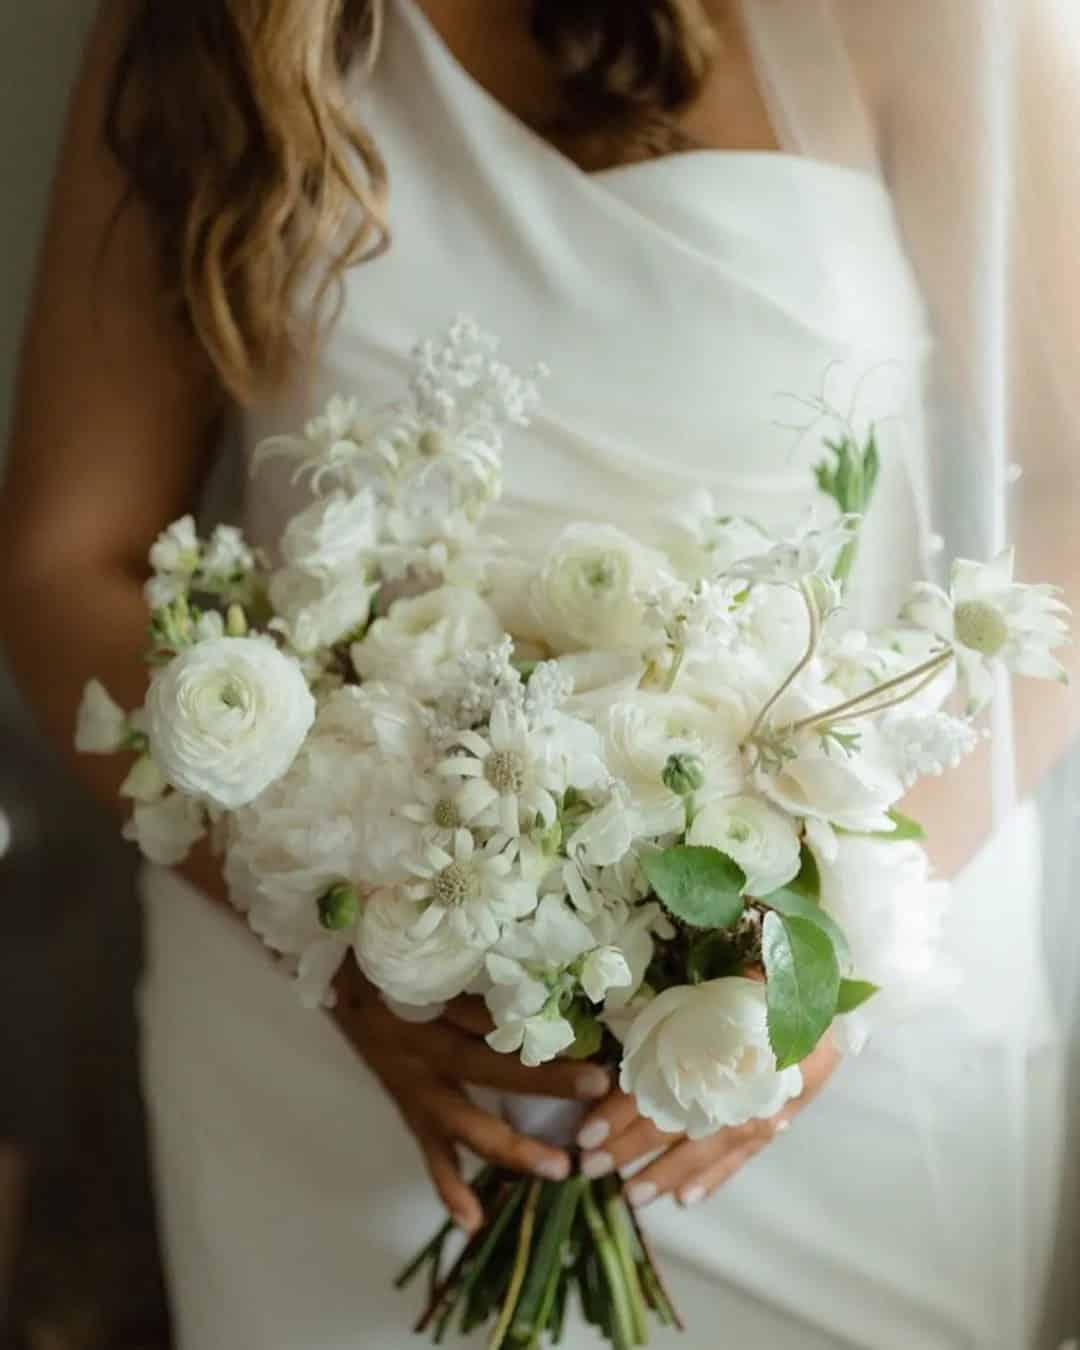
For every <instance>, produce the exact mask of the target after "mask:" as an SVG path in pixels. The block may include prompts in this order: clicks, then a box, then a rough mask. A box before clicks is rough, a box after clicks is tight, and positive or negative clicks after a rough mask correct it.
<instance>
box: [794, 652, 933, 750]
mask: <svg viewBox="0 0 1080 1350" xmlns="http://www.w3.org/2000/svg"><path fill="white" fill-rule="evenodd" d="M952 659H953V652H952V648H951V647H948V648H946V649H945V650H944V651H940V652H937V653H936V654H935V655H934V656H932V657H931V658H930V659H929V660H928V661H924V662H923V663H922V665H919V666H916V667H915V668H914V669H913V670H909V671H907V672H905V673H904V674H903V675H894V676H893V678H892V679H891V680H885V681H884V682H883V683H882V684H876V685H874V687H873V689H868V690H867V691H866V692H865V693H864V694H856V695H855V697H854V698H849V699H847V700H846V701H845V702H843V703H838V704H837V705H836V706H835V707H834V708H826V709H825V710H824V711H823V712H819V713H814V714H813V715H812V716H810V717H804V718H803V719H802V721H801V722H795V723H794V724H793V725H792V726H790V727H788V728H787V734H788V735H789V736H796V735H798V733H799V732H800V731H806V730H807V729H808V728H810V727H816V726H820V725H821V723H823V722H838V721H840V720H842V719H843V718H844V716H845V714H850V713H853V712H854V711H855V710H856V709H859V708H864V705H866V704H870V705H871V706H870V707H869V708H864V711H866V712H871V713H872V712H879V711H881V708H879V707H878V706H877V705H876V704H874V700H875V699H877V697H878V696H879V695H880V694H887V693H889V692H890V691H891V690H893V689H900V688H903V687H904V686H906V685H909V684H910V683H911V681H912V680H923V676H926V679H925V680H923V682H922V683H921V684H920V685H919V687H918V689H914V690H913V689H908V690H907V692H906V693H905V694H904V697H903V698H901V699H897V700H896V702H899V703H903V702H906V700H907V699H909V698H913V697H914V695H915V694H916V693H918V692H919V690H921V689H924V688H925V687H926V685H927V684H928V683H929V682H930V680H931V679H932V678H934V677H935V676H936V675H937V674H938V673H939V671H942V670H944V669H945V667H946V666H947V665H948V664H949V662H950V661H951V660H952ZM884 706H885V705H884V704H883V705H881V707H884ZM889 706H894V705H893V704H890V705H889Z"/></svg>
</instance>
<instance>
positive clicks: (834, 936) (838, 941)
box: [761, 886, 851, 970]
mask: <svg viewBox="0 0 1080 1350" xmlns="http://www.w3.org/2000/svg"><path fill="white" fill-rule="evenodd" d="M761 904H763V905H767V906H768V907H769V909H772V910H775V911H776V913H777V914H781V915H783V916H784V917H785V918H791V919H805V920H806V922H807V923H812V924H814V925H815V926H816V927H818V928H820V929H821V931H822V932H823V933H824V934H825V935H826V937H827V938H828V939H829V941H830V942H831V943H832V946H833V951H834V952H835V953H836V961H837V965H838V966H839V968H840V969H841V970H849V969H850V968H851V948H850V947H849V946H848V940H847V938H846V937H845V936H844V930H843V929H842V928H841V927H840V925H839V924H838V923H837V922H836V920H835V919H833V918H832V917H831V916H830V915H828V914H826V912H825V911H824V910H823V909H822V908H821V905H820V904H819V903H818V901H817V900H816V899H815V900H811V899H809V898H808V897H807V896H805V895H800V894H799V893H798V891H793V890H791V889H790V887H787V886H785V887H783V888H782V889H781V890H779V891H773V893H772V895H766V896H765V897H764V898H763V899H762V901H761Z"/></svg>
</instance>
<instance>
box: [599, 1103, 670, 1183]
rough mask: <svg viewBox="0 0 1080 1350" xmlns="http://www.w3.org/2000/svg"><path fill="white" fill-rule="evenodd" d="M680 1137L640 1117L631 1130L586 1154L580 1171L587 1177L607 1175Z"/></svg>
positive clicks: (667, 1145) (668, 1145)
mask: <svg viewBox="0 0 1080 1350" xmlns="http://www.w3.org/2000/svg"><path fill="white" fill-rule="evenodd" d="M681 1138H682V1135H679V1134H667V1133H665V1132H664V1131H663V1130H661V1129H658V1128H657V1127H656V1126H655V1125H654V1124H653V1123H652V1121H651V1120H646V1118H645V1117H644V1116H638V1117H637V1119H636V1120H635V1121H634V1122H633V1124H631V1125H630V1127H629V1128H628V1129H625V1130H623V1131H622V1133H621V1134H619V1135H618V1136H617V1137H616V1138H614V1139H612V1140H609V1141H608V1143H606V1144H605V1145H604V1147H603V1148H602V1149H597V1150H595V1151H593V1152H591V1153H586V1154H585V1155H584V1157H583V1158H582V1160H581V1170H582V1172H583V1173H584V1174H585V1176H587V1177H603V1176H607V1175H608V1173H609V1172H614V1171H617V1170H620V1171H621V1169H622V1168H624V1167H629V1165H630V1164H631V1163H635V1162H637V1161H638V1160H639V1159H640V1158H644V1157H647V1156H648V1154H650V1153H655V1152H656V1151H657V1149H661V1148H669V1147H670V1146H671V1145H672V1144H673V1143H675V1142H676V1141H678V1140H679V1139H681Z"/></svg>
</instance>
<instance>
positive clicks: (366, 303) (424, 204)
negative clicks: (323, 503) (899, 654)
mask: <svg viewBox="0 0 1080 1350" xmlns="http://www.w3.org/2000/svg"><path fill="white" fill-rule="evenodd" d="M359 99H360V107H361V113H362V116H363V117H364V119H365V122H366V124H367V126H368V128H369V129H370V131H371V132H372V134H373V135H374V136H375V138H376V140H377V143H378V145H379V148H380V151H381V152H382V154H383V155H384V157H385V158H386V160H387V162H388V164H389V166H390V173H391V215H390V226H391V230H392V235H393V243H392V247H391V248H390V250H389V252H388V253H386V254H385V255H383V256H382V257H380V258H379V259H377V260H376V261H374V262H371V263H368V264H365V265H363V266H360V267H358V268H355V269H354V270H353V271H352V272H351V273H350V274H349V275H348V278H347V281H346V286H345V294H344V303H343V306H342V309H341V313H340V316H339V318H338V319H337V321H336V323H335V325H334V327H333V329H332V332H331V333H330V335H329V338H328V340H327V342H326V344H325V347H324V348H323V350H322V352H321V354H320V358H319V361H318V364H317V367H316V370H315V374H314V379H313V380H312V381H311V383H310V385H306V386H304V387H303V388H300V387H298V388H297V389H296V390H294V391H292V392H291V393H289V394H287V395H286V396H285V397H283V398H279V399H277V400H276V401H274V402H269V403H265V404H263V405H261V406H259V407H257V408H256V409H255V410H253V411H252V412H251V413H250V414H248V416H247V418H246V422H245V427H244V440H245V443H246V446H247V448H249V449H250V448H251V447H253V446H254V445H255V444H256V443H257V442H258V441H259V440H260V439H262V438H263V437H264V436H267V435H271V434H276V433H279V432H282V431H294V430H296V429H298V428H299V426H300V425H301V424H302V423H303V422H304V421H305V420H306V418H307V417H308V416H309V415H310V413H311V412H312V410H313V409H314V408H316V407H317V406H318V405H320V404H321V403H322V402H323V401H325V399H326V398H327V397H328V396H329V395H330V394H333V393H337V392H344V393H351V394H356V395H357V396H359V397H360V399H361V400H362V401H365V400H366V401H369V402H371V403H380V402H383V401H385V400H386V399H387V398H389V397H393V396H394V395H395V394H396V393H397V392H398V390H399V389H400V386H401V380H402V377H403V373H404V370H405V359H406V357H407V355H408V352H409V350H410V348H411V347H412V345H413V343H414V342H415V341H416V339H417V338H418V337H420V336H426V335H429V334H433V333H435V332H437V331H439V330H441V329H442V328H443V327H445V325H446V324H447V322H448V321H449V320H450V319H451V318H452V317H453V316H454V315H455V314H456V313H458V312H467V313H469V314H470V315H471V316H472V317H474V318H475V319H476V320H477V321H478V322H479V323H480V325H481V326H482V327H483V328H485V329H486V330H488V331H490V332H493V333H495V334H497V335H499V336H500V337H501V338H502V340H503V343H504V347H505V350H506V352H507V354H508V356H509V358H510V359H511V360H512V361H513V362H514V363H515V364H519V365H527V364H529V363H530V362H531V361H534V360H542V361H544V362H546V363H547V365H548V366H549V367H550V368H551V376H550V378H549V379H548V380H547V381H546V382H545V386H544V391H543V392H544V403H543V408H542V410H541V413H540V415H539V416H538V417H537V418H536V420H535V422H534V424H533V425H532V427H531V428H530V429H529V430H528V431H526V432H522V433H520V434H519V435H517V436H515V437H514V439H513V440H512V442H511V444H510V446H509V447H508V452H507V461H506V471H505V481H506V488H505V493H504V496H503V500H502V501H501V503H500V504H499V506H498V508H497V509H496V511H495V513H494V517H493V519H492V527H493V529H494V530H495V531H496V532H497V533H499V534H500V535H502V536H503V537H505V538H509V539H511V540H513V541H514V542H515V544H516V545H517V544H520V543H521V542H522V541H524V540H528V541H529V542H530V543H531V544H535V543H536V542H538V541H540V540H541V539H543V538H544V537H545V536H547V535H549V534H550V532H551V531H552V530H553V529H555V528H557V526H558V525H560V524H561V523H563V522H565V521H567V520H569V519H575V518H576V519H581V518H593V519H604V520H609V521H613V522H615V523H618V524H623V525H626V526H628V527H632V528H635V529H638V530H647V528H648V523H649V521H650V519H651V517H652V516H653V515H654V514H655V513H656V511H657V509H658V507H660V506H661V505H663V504H664V503H665V502H670V501H672V500H673V499H677V498H680V497H685V496H687V495H688V494H689V493H690V492H691V491H692V490H694V489H696V488H701V487H705V488H709V489H711V490H712V491H713V493H714V495H715V498H716V501H717V506H718V509H720V510H721V511H723V512H725V513H730V514H735V513H746V514H749V515H752V516H754V517H755V518H758V519H763V520H765V521H766V522H768V523H772V524H782V523H783V522H785V521H788V520H791V519H792V518H793V517H796V516H797V515H798V514H799V513H800V512H801V510H803V509H804V508H805V507H806V506H807V504H808V503H810V502H812V501H813V497H814V493H813V490H812V476H811V466H812V464H813V463H814V462H815V461H816V460H818V459H820V457H821V453H822V439H823V437H824V436H825V435H835V433H836V431H837V424H836V422H835V421H830V420H829V419H828V418H823V417H821V416H820V415H819V412H816V411H815V408H814V406H813V405H814V401H815V400H819V399H824V400H825V401H826V402H827V403H828V404H829V405H830V406H831V408H833V409H834V410H836V411H837V412H839V413H841V414H844V415H850V417H851V419H852V421H853V423H854V424H855V428H856V430H857V431H859V432H860V433H864V432H865V431H866V429H867V427H868V426H869V424H870V423H877V424H878V425H879V428H880V430H879V438H880V439H881V441H882V443H883V447H884V450H885V472H884V474H883V480H882V485H881V488H880V490H879V495H878V500H877V503H876V509H875V514H876V517H877V521H876V524H875V528H874V530H873V531H871V532H870V540H869V546H868V548H866V550H865V551H864V561H863V576H862V580H861V590H862V592H863V594H864V595H869V596H872V598H873V606H872V607H873V609H874V610H875V611H877V612H878V613H880V614H881V615H882V617H885V616H887V615H888V613H889V609H890V607H892V606H894V605H895V602H896V600H897V599H898V598H899V597H900V594H901V593H902V590H903V589H904V588H905V587H906V585H907V583H908V581H909V580H910V578H911V576H912V575H913V573H914V572H916V571H917V570H918V569H919V554H920V547H921V544H920V539H921V531H920V522H921V517H922V514H923V513H921V512H920V509H919V504H920V497H921V491H920V489H919V486H918V485H919V483H920V482H921V471H920V465H921V461H922V457H923V451H924V447H923V445H922V432H921V423H920V415H919V399H918V394H919V386H920V380H921V373H922V369H923V365H924V361H925V357H926V353H927V348H928V339H927V327H926V320H925V316H924V311H923V305H922V301H921V297H920V295H919V291H918V287H917V285H916V283H915V280H914V278H913V275H912V272H911V269H910V266H909V263H908V261H907V258H906V256H905V253H904V250H903V246H902V241H901V239H900V237H899V233H898V230H897V226H896V222H895V219H894V216H893V211H892V205H891V201H890V198H889V195H888V192H887V190H886V189H885V187H884V186H883V184H882V182H881V180H880V179H879V178H878V177H877V176H876V175H875V174H874V173H873V172H872V170H871V169H870V167H869V164H867V166H866V167H865V168H861V167H854V168H853V167H849V165H848V164H844V163H827V162H824V161H822V160H816V159H815V160H810V159H805V158H800V157H798V156H796V155H794V154H791V153H771V152H734V151H718V150H702V151H695V152H690V153H685V154H679V155H675V156H672V157H669V158H665V159H660V160H653V161H649V162H645V163H638V164H632V165H626V166H624V167H620V168H615V169H610V170H606V171H603V172H601V173H599V174H593V175H587V174H585V173H583V172H582V171H581V170H580V169H578V168H577V167H576V166H575V165H574V164H573V163H571V162H570V161H569V160H568V159H566V158H564V157H563V156H561V155H560V154H559V153H558V152H557V151H555V150H553V149H552V148H551V147H550V146H548V145H547V144H546V143H545V142H544V141H542V140H541V139H539V138H538V137H537V136H535V135H534V134H533V133H532V132H530V131H529V130H527V129H526V128H525V126H524V125H523V124H522V123H520V122H518V121H517V120H516V119H515V118H514V117H513V116H511V114H509V113H508V112H507V111H506V110H505V109H504V108H503V107H502V106H501V105H499V104H498V103H496V102H495V101H494V100H493V99H492V98H491V97H490V96H489V95H488V94H487V93H486V92H485V91H484V90H483V89H482V88H481V87H480V86H479V85H478V84H477V83H476V82H475V81H474V80H472V79H471V77H470V76H469V75H468V74H467V73H466V72H465V71H464V70H463V68H462V67H461V66H460V65H459V64H458V63H457V62H456V60H455V58H454V57H453V56H452V55H451V54H450V52H449V51H448V49H447V48H446V47H445V46H444V45H443V43H442V41H441V39H440V38H439V37H438V35H437V34H436V32H435V31H434V29H433V28H432V27H431V26H430V24H429V22H428V20H427V19H426V18H425V17H424V16H423V14H422V13H421V12H420V10H419V9H418V8H417V7H416V5H415V3H414V0H395V3H393V4H391V5H390V7H389V15H388V21H387V26H386V32H385V38H384V44H383V47H382V50H381V54H380V57H379V61H378V64H377V66H376V70H375V73H374V75H373V77H371V79H370V80H369V81H368V82H367V83H366V84H365V86H364V88H363V89H362V90H361V92H360V94H359ZM849 148H850V147H846V148H845V155H846V156H847V157H849V158H851V156H849V155H848V154H847V152H848V150H849ZM871 157H872V150H868V152H867V154H866V160H867V161H869V160H870V158H871ZM799 428H805V429H806V430H804V431H802V432H800V430H799ZM297 490H298V489H296V488H295V487H293V486H292V485H291V484H290V483H289V482H288V480H287V478H286V476H285V474H284V473H283V472H279V471H275V469H274V468H273V467H270V468H267V469H265V470H261V471H260V472H259V474H258V475H256V476H255V477H254V478H253V479H252V481H251V482H250V484H249V488H248V493H247V502H246V517H247V525H248V528H249V530H250V531H251V533H252V535H253V536H254V537H255V538H256V539H257V540H259V541H260V542H262V543H264V544H266V545H267V546H270V547H272V546H273V544H274V542H275V540H276V538H277V537H278V535H279V533H280V529H281V525H282V522H283V520H284V518H285V517H286V516H287V515H288V514H289V513H290V512H291V511H292V510H294V509H295V506H296V495H295V494H296V492H297Z"/></svg>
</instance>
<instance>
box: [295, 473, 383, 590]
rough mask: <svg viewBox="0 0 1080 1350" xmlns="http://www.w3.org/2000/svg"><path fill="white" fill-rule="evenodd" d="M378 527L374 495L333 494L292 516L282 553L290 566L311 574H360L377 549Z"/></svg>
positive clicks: (360, 493)
mask: <svg viewBox="0 0 1080 1350" xmlns="http://www.w3.org/2000/svg"><path fill="white" fill-rule="evenodd" d="M376 524H377V521H376V505H375V497H374V494H373V493H371V492H359V493H357V494H356V495H355V496H348V495H346V494H345V493H344V492H332V493H330V494H329V496H326V497H319V498H317V499H316V500H315V501H313V502H312V503H311V505H310V506H308V507H307V508H306V509H305V510H303V511H301V512H300V514H299V515H297V516H293V518H292V519H291V520H290V521H289V524H288V526H287V528H286V530H285V533H284V534H283V535H282V538H281V554H282V557H283V558H284V559H285V561H286V562H287V563H288V564H289V565H290V566H292V567H300V568H304V569H306V570H309V571H314V570H318V569H323V568H325V569H327V570H329V571H338V570H340V569H342V568H350V569H352V570H354V571H360V570H362V565H363V561H364V558H365V555H366V554H368V553H369V552H370V550H371V549H373V548H374V547H375V542H376V533H377V531H376Z"/></svg>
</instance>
